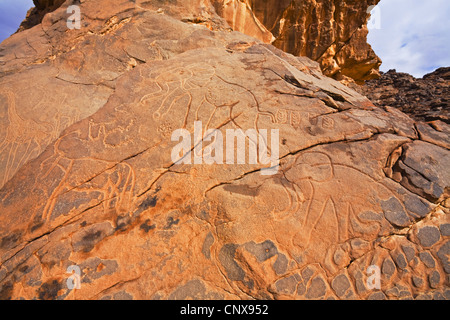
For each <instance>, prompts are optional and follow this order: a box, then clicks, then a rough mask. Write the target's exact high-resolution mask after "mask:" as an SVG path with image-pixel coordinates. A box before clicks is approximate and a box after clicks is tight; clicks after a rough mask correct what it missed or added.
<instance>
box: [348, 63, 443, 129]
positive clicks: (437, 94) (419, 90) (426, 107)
mask: <svg viewBox="0 0 450 320" xmlns="http://www.w3.org/2000/svg"><path fill="white" fill-rule="evenodd" d="M356 89H357V90H358V91H359V92H360V93H362V94H363V95H366V96H367V97H368V98H369V99H370V100H371V101H372V102H373V103H375V104H376V105H378V106H391V107H395V108H397V109H400V110H401V111H403V112H405V113H408V114H410V115H411V116H412V117H414V118H415V119H418V120H422V121H443V122H446V123H447V124H450V67H448V68H439V69H438V70H436V71H434V72H432V73H430V74H427V75H425V76H424V77H423V78H422V79H416V78H414V77H413V76H411V75H409V74H407V73H400V72H396V71H395V70H390V71H388V72H386V73H382V75H381V78H380V79H378V80H371V81H367V82H366V84H365V85H364V86H362V87H359V88H356Z"/></svg>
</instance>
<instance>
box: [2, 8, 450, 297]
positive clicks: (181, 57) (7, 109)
mask: <svg viewBox="0 0 450 320" xmlns="http://www.w3.org/2000/svg"><path fill="white" fill-rule="evenodd" d="M71 3H72V2H71V1H66V2H65V3H63V4H62V5H61V7H59V8H57V9H56V10H54V11H52V12H50V13H48V14H46V15H45V16H44V17H43V20H42V23H41V24H39V25H36V26H35V27H33V28H31V29H27V30H24V31H22V32H20V33H17V34H15V35H14V36H12V37H11V38H10V39H8V40H6V41H5V42H3V43H2V45H1V47H0V48H1V49H2V50H0V55H1V57H0V72H1V74H0V85H1V94H0V97H1V98H0V99H1V104H0V106H1V108H2V110H4V111H3V112H2V113H1V115H2V118H1V119H0V130H2V132H3V133H4V135H3V136H4V137H6V138H5V139H4V140H3V142H2V144H1V148H2V149H1V150H2V153H1V157H2V158H1V161H0V173H1V177H2V185H1V187H0V199H1V202H0V299H22V298H24V299H35V298H36V299H105V300H110V299H114V300H123V299H356V298H358V299H384V298H388V299H411V298H430V299H431V298H433V299H442V298H446V297H447V296H448V294H446V292H447V291H448V287H449V283H448V279H449V278H448V275H449V260H448V256H449V239H448V232H447V231H445V230H446V227H443V226H445V225H448V224H449V223H450V220H449V218H448V217H449V216H448V209H449V208H448V207H449V201H448V186H449V176H448V173H447V171H448V170H447V169H448V159H449V151H448V149H446V148H445V147H443V146H442V143H437V141H440V139H441V138H440V137H435V138H433V139H427V140H425V141H424V140H423V139H424V138H423V136H422V135H420V134H418V133H417V132H416V130H415V128H414V125H415V121H414V120H413V119H411V118H409V117H408V116H406V115H405V114H403V113H401V112H400V111H398V110H392V109H389V108H379V107H376V106H374V105H373V104H372V103H371V102H370V101H369V100H368V99H367V98H365V97H364V96H362V95H360V94H358V93H357V92H355V91H353V90H351V89H349V88H348V87H346V86H344V85H343V84H341V83H339V82H336V81H334V80H333V79H331V78H328V77H326V76H324V75H323V74H322V73H321V71H320V67H319V64H318V63H316V62H313V61H311V60H310V59H308V58H304V57H296V56H293V55H290V54H287V53H285V52H283V51H281V50H279V49H277V48H275V47H273V46H271V45H268V44H265V43H263V42H261V41H259V40H258V39H256V38H252V37H250V36H248V35H244V34H242V33H239V32H232V31H230V30H229V29H227V27H226V23H225V22H224V20H223V19H221V18H220V17H219V16H218V15H217V14H216V12H215V8H214V6H213V5H211V4H209V3H208V2H206V1H200V0H189V1H183V2H172V1H169V2H161V1H136V2H131V1H129V2H120V3H117V4H116V5H114V6H111V5H108V2H106V1H93V0H91V1H83V2H82V3H80V7H81V10H82V12H85V13H86V14H85V16H83V17H84V18H83V28H81V29H80V30H70V31H69V30H67V29H66V26H65V17H66V15H67V14H66V8H67V6H68V5H69V4H71ZM162 25H163V26H164V28H161V26H162ZM33 49H34V50H33ZM37 79H39V85H35V84H36V83H38V81H37ZM44 91H45V93H46V94H45V95H43V94H42V92H44ZM56 114H57V116H56ZM75 115H77V116H75ZM58 121H59V122H58ZM196 121H202V124H203V128H202V129H203V130H204V131H206V129H212V128H215V129H217V130H219V131H220V132H222V131H223V132H225V131H224V130H226V129H238V128H240V129H242V130H244V131H245V130H247V129H256V131H257V132H259V133H260V134H261V133H262V132H263V131H262V130H263V129H266V130H269V131H270V130H271V129H278V130H279V160H280V163H279V166H277V167H276V169H277V171H276V172H273V173H274V174H273V175H264V174H262V173H265V172H267V170H266V171H261V169H268V167H270V166H271V164H261V163H257V164H254V163H250V161H248V162H249V163H247V164H245V163H244V164H217V163H216V164H206V163H204V162H203V163H201V164H178V163H176V162H177V161H175V160H174V159H173V158H172V157H171V156H172V151H173V149H174V147H175V146H176V145H177V144H178V142H179V141H175V140H172V139H171V135H172V133H173V132H174V131H175V130H176V129H181V128H183V129H185V130H187V131H188V132H189V133H191V134H193V133H194V131H195V125H194V122H196ZM443 125H445V124H443ZM223 135H224V136H225V134H223ZM202 139H203V140H204V141H203V146H204V147H205V148H204V149H202V150H198V149H200V148H196V147H195V146H194V143H195V144H197V143H199V142H200V141H201V140H202ZM208 139H210V137H208V136H207V137H197V139H195V140H194V141H193V142H192V141H191V142H192V144H191V148H193V151H194V153H195V154H196V155H198V154H208V152H210V149H208V147H209V146H210V144H208ZM271 139H272V138H271ZM247 140H248V141H249V145H251V144H252V143H255V141H254V140H252V137H248V139H247ZM435 141H436V142H435ZM209 142H211V140H209ZM263 143H266V144H267V145H269V139H267V140H263ZM271 150H273V148H272V149H271ZM216 151H217V150H216ZM191 153H192V152H187V156H190V155H191ZM178 156H180V155H178ZM185 156H186V155H185ZM424 252H427V253H429V255H431V257H432V258H433V261H434V262H435V263H434V266H433V264H432V263H431V260H430V259H429V258H430V257H428V256H424ZM373 266H376V267H378V268H379V271H380V288H370V287H369V285H368V282H367V280H368V277H369V276H370V275H369V274H368V272H367V270H368V269H369V267H373ZM74 267H75V269H73V268H74ZM76 267H78V268H79V270H80V272H81V274H80V275H79V276H80V288H79V289H78V288H73V289H71V288H69V287H68V286H67V280H68V279H69V278H70V279H72V278H71V277H73V276H74V274H73V273H72V272H73V270H77V268H76ZM68 270H69V271H70V270H72V271H71V272H69V271H68ZM375 274H376V273H375Z"/></svg>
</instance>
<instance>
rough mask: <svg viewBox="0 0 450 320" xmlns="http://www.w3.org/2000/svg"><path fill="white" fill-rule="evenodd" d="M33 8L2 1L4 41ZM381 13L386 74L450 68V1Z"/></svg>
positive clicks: (402, 2)
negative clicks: (392, 71) (392, 70)
mask: <svg viewBox="0 0 450 320" xmlns="http://www.w3.org/2000/svg"><path fill="white" fill-rule="evenodd" d="M32 6H33V1H32V0H0V41H3V40H4V39H6V38H7V37H9V36H10V35H11V34H12V33H14V32H15V31H16V30H17V28H18V27H19V25H20V23H21V22H22V20H23V19H24V18H25V16H26V13H27V10H28V9H29V8H31V7H32ZM377 10H378V12H379V15H377V19H379V21H378V25H379V27H380V28H379V29H376V28H372V29H370V32H369V39H368V41H369V43H370V44H371V45H372V47H373V49H374V50H375V52H376V54H377V55H378V56H379V57H380V58H381V59H382V60H383V64H382V65H381V70H382V71H388V70H389V69H396V70H397V71H399V72H407V73H410V74H412V75H414V76H416V77H421V76H423V75H424V74H426V73H429V72H431V71H434V70H435V69H436V68H438V67H444V66H445V67H448V66H450V1H449V0H425V1H424V0H381V2H380V4H379V5H378V6H377ZM374 17H375V14H374ZM375 22H376V21H373V22H372V23H373V25H376V23H375Z"/></svg>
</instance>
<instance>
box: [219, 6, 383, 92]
mask: <svg viewBox="0 0 450 320" xmlns="http://www.w3.org/2000/svg"><path fill="white" fill-rule="evenodd" d="M212 2H213V4H214V6H215V8H216V10H217V12H218V13H219V14H220V15H221V16H223V17H224V18H225V19H226V20H227V22H228V23H229V25H230V26H231V27H232V28H233V29H234V30H237V31H241V32H243V33H246V34H248V35H251V36H253V37H256V38H258V39H260V40H262V41H264V42H266V43H272V44H273V45H274V46H276V47H277V48H280V49H282V50H284V51H285V52H289V53H292V54H294V55H298V56H306V57H309V58H311V59H313V60H315V61H318V62H319V63H320V65H321V68H322V70H323V72H324V74H325V75H328V76H332V77H335V78H337V79H342V78H343V77H350V78H352V79H354V80H356V81H357V82H359V83H362V82H363V81H364V80H368V79H375V78H378V77H379V72H378V68H379V66H380V64H381V60H380V59H379V58H378V57H377V55H376V54H375V53H374V52H373V50H372V48H371V46H370V45H369V44H368V43H367V34H368V29H367V21H368V19H369V16H370V10H368V8H369V7H370V6H373V5H376V4H377V3H378V2H379V0H365V1H352V0H345V1H341V0H320V1H315V0H306V1H305V0H212Z"/></svg>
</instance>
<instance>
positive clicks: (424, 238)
mask: <svg viewBox="0 0 450 320" xmlns="http://www.w3.org/2000/svg"><path fill="white" fill-rule="evenodd" d="M417 238H418V239H419V242H420V244H421V245H422V246H424V247H431V246H433V245H434V244H435V243H436V242H438V241H439V239H440V238H441V234H440V232H439V229H438V228H436V227H434V226H426V227H423V228H421V229H420V230H419V232H417Z"/></svg>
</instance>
